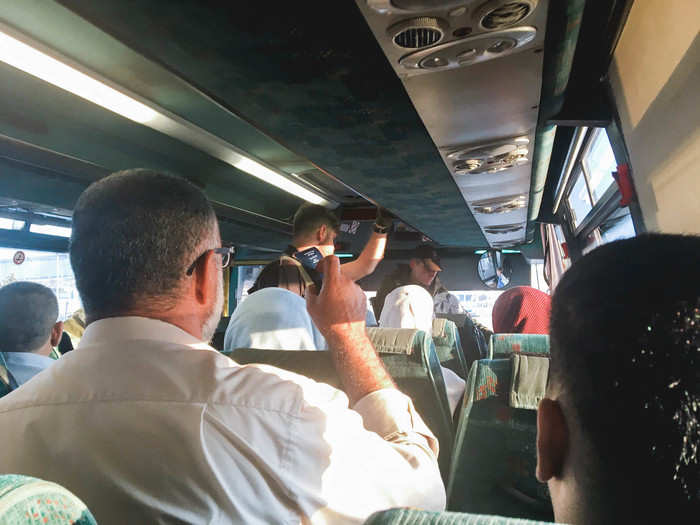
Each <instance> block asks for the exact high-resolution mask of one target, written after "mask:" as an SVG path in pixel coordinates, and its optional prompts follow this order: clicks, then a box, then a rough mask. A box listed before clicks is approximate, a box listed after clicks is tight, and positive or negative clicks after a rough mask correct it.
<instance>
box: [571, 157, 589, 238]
mask: <svg viewBox="0 0 700 525" xmlns="http://www.w3.org/2000/svg"><path fill="white" fill-rule="evenodd" d="M566 200H567V202H568V203H569V209H570V210H571V218H572V219H573V221H574V228H578V225H579V224H581V221H582V220H583V218H584V217H585V216H586V215H588V212H589V211H591V209H593V205H592V204H591V198H590V196H589V195H588V189H587V188H586V179H585V178H584V176H583V173H581V171H579V172H578V175H577V178H576V182H575V183H574V186H573V188H572V189H571V193H569V196H568V197H567V198H566Z"/></svg>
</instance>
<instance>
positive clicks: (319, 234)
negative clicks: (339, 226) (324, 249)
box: [316, 224, 328, 245]
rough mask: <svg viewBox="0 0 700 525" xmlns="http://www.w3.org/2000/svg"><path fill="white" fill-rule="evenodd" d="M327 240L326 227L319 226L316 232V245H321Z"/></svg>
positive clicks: (323, 225)
mask: <svg viewBox="0 0 700 525" xmlns="http://www.w3.org/2000/svg"><path fill="white" fill-rule="evenodd" d="M327 238H328V226H326V225H325V224H321V226H319V227H318V230H316V244H318V245H322V244H323V243H324V242H325V241H326V239H327Z"/></svg>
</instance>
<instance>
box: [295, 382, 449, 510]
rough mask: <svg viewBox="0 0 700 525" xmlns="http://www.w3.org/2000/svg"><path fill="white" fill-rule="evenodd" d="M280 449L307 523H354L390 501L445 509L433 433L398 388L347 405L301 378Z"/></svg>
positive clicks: (395, 504) (326, 388) (341, 397)
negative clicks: (300, 398) (285, 446)
mask: <svg viewBox="0 0 700 525" xmlns="http://www.w3.org/2000/svg"><path fill="white" fill-rule="evenodd" d="M288 452H289V454H288V465H287V469H286V472H287V474H288V486H289V487H290V488H291V489H292V492H293V493H294V494H295V495H296V496H295V497H296V498H298V499H297V502H298V504H299V507H300V508H301V509H303V510H304V514H306V515H307V516H309V517H310V519H311V522H312V523H325V522H328V521H336V520H337V521H343V522H346V521H347V522H351V523H352V522H356V523H362V522H363V521H364V520H365V519H366V518H367V517H368V516H369V515H370V514H372V513H373V512H375V511H378V510H382V509H387V508H391V507H406V506H408V507H414V508H422V509H428V510H444V508H445V500H446V496H445V487H444V485H443V482H442V479H441V477H440V471H439V468H438V464H437V453H438V443H437V439H436V438H435V437H434V436H433V434H432V433H431V432H430V430H429V429H428V428H427V426H426V425H425V423H424V422H423V420H422V419H421V418H420V416H419V415H418V413H417V412H416V411H415V409H414V408H413V404H412V402H411V400H410V399H409V398H408V397H406V396H405V395H403V394H401V393H400V392H399V391H398V390H395V389H382V390H379V391H376V392H373V393H371V394H369V395H367V396H365V397H364V398H362V399H361V400H360V401H358V402H357V403H356V404H355V407H354V410H351V409H349V408H348V399H347V397H346V396H345V394H344V393H342V392H340V391H338V390H336V389H334V388H331V387H329V386H328V385H324V384H320V383H314V384H313V385H308V384H307V385H305V387H304V403H303V408H302V410H301V412H300V414H299V417H298V418H296V419H295V421H294V423H293V426H292V428H291V429H290V443H289V451H288Z"/></svg>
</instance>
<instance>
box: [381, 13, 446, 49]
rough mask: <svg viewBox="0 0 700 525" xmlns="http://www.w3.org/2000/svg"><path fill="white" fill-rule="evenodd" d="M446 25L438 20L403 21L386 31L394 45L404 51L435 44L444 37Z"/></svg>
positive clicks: (428, 18)
mask: <svg viewBox="0 0 700 525" xmlns="http://www.w3.org/2000/svg"><path fill="white" fill-rule="evenodd" d="M445 27H446V24H445V23H444V22H442V21H441V20H440V19H438V18H432V17H427V16H426V17H421V18H413V19H411V20H403V21H401V22H399V23H398V24H395V25H393V26H391V27H390V28H389V29H388V32H389V34H390V35H391V38H392V40H393V41H394V44H396V45H397V46H399V47H401V48H404V49H421V48H424V47H428V46H432V45H435V44H437V43H438V42H440V41H441V40H442V38H443V37H444V36H445Z"/></svg>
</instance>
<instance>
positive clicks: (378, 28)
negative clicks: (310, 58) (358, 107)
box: [356, 0, 548, 245]
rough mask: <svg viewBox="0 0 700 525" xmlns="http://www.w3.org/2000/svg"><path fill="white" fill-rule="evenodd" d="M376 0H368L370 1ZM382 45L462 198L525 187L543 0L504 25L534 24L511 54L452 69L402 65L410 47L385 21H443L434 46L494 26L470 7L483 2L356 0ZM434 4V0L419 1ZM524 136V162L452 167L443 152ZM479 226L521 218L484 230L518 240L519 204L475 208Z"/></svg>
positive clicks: (496, 238)
mask: <svg viewBox="0 0 700 525" xmlns="http://www.w3.org/2000/svg"><path fill="white" fill-rule="evenodd" d="M372 1H375V2H376V0H370V2H372ZM356 2H357V5H358V7H359V8H360V10H361V11H362V13H363V15H364V17H365V19H366V20H367V22H368V24H369V26H370V28H371V29H372V31H373V33H374V35H375V37H376V38H377V40H378V42H379V44H380V46H381V47H382V50H383V51H384V53H385V55H386V56H387V58H388V60H389V62H390V63H391V65H392V67H393V68H394V71H395V72H396V73H397V75H398V76H399V77H400V78H401V80H402V82H403V84H404V87H405V88H406V91H407V92H408V95H409V96H410V98H411V100H412V102H413V104H414V106H415V108H416V110H417V112H418V114H419V116H420V117H421V119H422V120H423V123H424V124H425V126H426V128H427V130H428V133H429V134H430V136H431V138H432V139H433V142H435V145H436V146H437V147H438V150H439V151H440V154H441V155H442V157H443V161H445V164H446V166H447V167H448V169H449V170H450V173H451V174H452V176H453V178H454V180H455V182H456V183H457V186H458V188H459V190H460V191H461V193H462V195H463V197H464V200H465V202H466V203H467V204H468V205H469V203H470V202H472V201H477V200H481V199H487V198H496V197H500V196H504V197H505V196H509V195H518V194H526V195H527V194H528V193H529V189H530V177H531V172H532V155H533V152H534V141H535V134H534V132H535V127H536V125H537V114H538V109H537V105H538V104H539V100H540V88H541V84H542V58H543V53H542V52H535V50H541V49H542V48H543V47H544V37H545V28H546V22H547V6H548V0H539V1H537V2H536V6H535V9H534V10H533V11H531V12H530V14H529V15H528V16H527V17H526V18H524V19H523V20H521V21H519V22H518V23H516V24H514V25H513V26H510V27H509V28H508V29H511V28H514V27H526V26H527V27H534V28H535V29H536V30H537V31H536V34H535V37H534V39H532V40H531V41H529V42H528V43H526V44H525V45H523V46H522V47H521V48H518V49H515V50H514V51H513V52H512V53H511V54H507V55H504V56H500V57H497V58H494V59H492V60H489V61H485V62H478V63H474V64H471V65H466V66H462V67H457V68H455V69H446V70H436V71H429V70H428V71H426V70H415V69H414V70H408V69H406V68H405V67H404V66H402V65H400V64H399V60H400V59H401V58H402V57H405V56H406V55H407V54H410V53H412V52H413V51H411V50H407V49H402V48H400V47H398V46H397V45H396V44H395V43H394V42H393V40H392V36H391V35H390V34H389V33H388V32H387V29H388V28H390V27H391V26H393V25H394V24H396V23H397V22H399V21H402V20H407V19H411V18H416V17H423V16H430V17H435V18H438V19H440V20H442V21H444V23H445V24H448V25H449V28H448V29H446V30H445V37H444V38H443V40H442V41H441V42H439V43H438V44H437V46H440V45H442V44H444V43H446V42H450V41H454V40H465V44H466V40H470V41H472V40H477V39H476V38H474V37H475V36H478V35H485V34H490V33H494V32H493V31H487V30H484V29H482V28H481V27H480V26H479V25H478V19H476V18H475V17H476V14H477V13H478V12H479V11H480V10H481V8H482V6H484V5H485V4H487V3H490V2H485V1H484V0H472V1H468V0H467V1H465V2H461V3H456V2H454V1H452V2H443V5H447V7H445V8H442V9H432V10H427V11H422V12H412V13H408V12H396V11H397V10H392V11H394V12H386V13H380V12H377V11H376V10H374V9H372V8H370V7H368V5H367V4H368V0H356ZM426 3H427V4H434V3H435V2H426ZM455 7H465V8H466V11H465V12H464V13H463V14H460V15H459V16H450V13H451V12H454V10H455ZM465 26H468V27H471V28H472V33H471V34H469V36H468V37H466V38H465V39H458V38H455V37H454V36H453V35H452V33H453V31H454V30H455V29H457V28H460V27H465ZM518 136H526V137H528V138H529V141H530V143H529V145H528V150H529V155H528V159H529V160H528V162H527V163H525V164H523V165H521V166H516V167H513V168H509V169H506V170H504V171H500V172H497V173H484V174H479V175H471V174H469V175H455V174H454V172H453V171H454V170H453V168H452V166H453V162H452V161H450V160H448V159H447V157H446V155H447V154H449V153H451V152H453V151H455V150H457V149H462V148H464V147H465V146H478V145H479V144H483V143H489V142H494V141H496V140H499V139H507V138H511V137H518ZM469 208H470V210H471V211H472V213H473V214H474V217H475V219H476V220H477V222H478V223H479V225H480V226H481V227H482V229H483V228H484V227H485V226H492V225H500V224H515V223H518V224H522V226H523V228H522V229H521V230H519V231H516V232H511V233H505V234H491V233H487V232H484V235H485V237H486V239H487V240H488V241H489V243H490V244H492V245H494V243H495V244H500V243H504V242H506V241H508V242H511V243H512V244H520V243H521V242H523V241H524V240H525V226H526V223H527V207H526V208H521V209H517V210H514V211H509V212H505V213H493V214H482V213H475V212H474V210H473V207H472V206H471V205H470V206H469Z"/></svg>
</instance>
